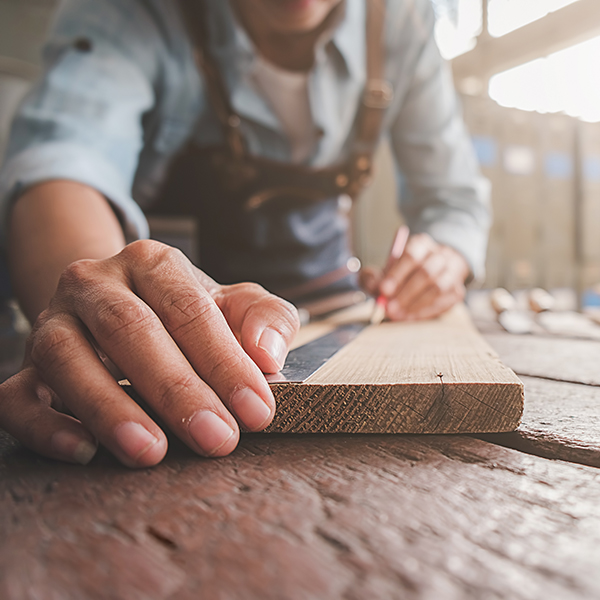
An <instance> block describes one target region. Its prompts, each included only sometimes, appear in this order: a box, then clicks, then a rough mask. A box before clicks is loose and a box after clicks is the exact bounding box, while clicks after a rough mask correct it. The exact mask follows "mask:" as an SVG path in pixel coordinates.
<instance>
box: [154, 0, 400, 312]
mask: <svg viewBox="0 0 600 600" xmlns="http://www.w3.org/2000/svg"><path fill="white" fill-rule="evenodd" d="M366 5H367V23H366V26H367V84H366V88H365V91H364V94H363V99H362V103H361V106H360V109H359V110H358V114H357V116H356V123H355V127H354V131H355V132H356V133H355V136H354V139H353V141H352V143H351V148H350V151H349V152H348V158H347V160H345V161H344V162H342V163H340V164H338V165H335V166H333V167H330V168H324V169H312V168H309V167H304V166H298V165H291V164H287V163H283V162H278V161H272V160H269V159H265V158H262V157H259V156H254V155H251V154H249V153H248V152H247V150H246V146H245V143H244V140H243V136H242V134H241V131H240V125H241V119H240V117H239V116H238V115H237V114H236V113H235V111H234V110H233V108H232V107H231V104H230V101H229V97H228V93H227V91H226V87H225V85H224V81H223V79H222V77H221V75H220V72H219V70H218V68H217V66H216V63H215V61H214V59H213V57H212V56H211V53H210V50H209V43H208V27H207V15H206V11H207V6H206V4H205V1H204V0H180V7H181V10H182V13H183V17H184V22H185V23H186V26H187V27H188V30H189V33H190V36H191V39H192V41H193V42H194V46H195V48H196V54H197V57H198V63H199V68H200V69H201V74H202V75H203V76H204V80H205V82H206V87H207V93H208V95H209V99H210V102H211V105H212V108H213V110H214V111H215V113H216V115H217V118H218V120H219V124H220V126H221V130H222V134H223V138H224V140H225V143H224V144H223V145H222V146H219V147H200V146H198V145H197V144H196V143H194V142H193V141H190V142H189V143H188V144H187V145H186V146H185V147H184V149H183V150H182V151H181V152H180V153H179V154H178V155H177V156H176V157H175V158H174V160H173V162H172V164H171V166H170V170H169V175H168V177H167V179H166V181H165V184H164V186H163V188H162V190H161V193H160V194H159V200H158V202H157V203H156V205H155V206H153V207H152V208H151V209H150V211H148V212H150V213H152V214H161V215H165V214H168V215H186V216H193V217H195V218H196V220H197V225H198V249H199V265H198V266H199V267H200V268H201V269H202V270H203V271H205V272H206V273H207V274H209V275H210V276H211V277H212V278H213V279H215V280H216V281H218V282H219V283H223V284H230V283H238V282H241V281H254V282H257V283H260V284H261V285H263V286H264V287H265V288H267V289H268V290H270V291H272V292H273V293H276V294H278V295H280V296H282V297H284V298H286V299H288V300H290V301H292V302H295V303H296V304H302V303H303V302H306V301H311V300H314V299H316V298H319V297H322V296H324V295H328V294H332V293H336V292H344V291H349V290H352V289H357V277H356V273H353V272H352V269H351V268H349V266H348V265H349V261H350V259H351V257H352V254H351V250H350V248H349V243H348V237H349V231H348V230H349V219H348V215H347V213H348V211H347V207H344V204H348V203H349V200H348V198H350V199H352V198H355V197H356V195H357V194H358V193H359V192H360V190H361V189H362V188H363V187H364V186H365V185H366V184H367V183H368V182H369V181H370V179H371V171H372V157H373V154H374V151H375V148H376V145H377V142H378V139H379V136H380V130H381V122H382V119H383V115H384V112H385V109H386V108H387V107H388V106H389V103H390V101H391V99H392V95H393V92H392V89H391V87H390V85H389V84H388V83H387V82H386V81H385V80H384V78H383V69H384V47H383V35H382V34H383V23H384V15H385V11H384V8H383V2H382V1H380V0H366ZM340 198H342V199H346V202H345V203H344V202H340ZM344 209H345V210H344Z"/></svg>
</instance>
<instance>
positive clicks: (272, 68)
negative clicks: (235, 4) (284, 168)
mask: <svg viewBox="0 0 600 600" xmlns="http://www.w3.org/2000/svg"><path fill="white" fill-rule="evenodd" d="M308 78H309V73H308V72H304V71H287V70H285V69H282V68H280V67H278V66H276V65H274V64H273V63H271V62H268V61H267V60H266V59H265V58H263V57H262V56H260V55H259V56H258V57H257V59H256V68H255V70H254V79H255V83H256V85H257V86H258V87H259V89H260V91H261V92H262V94H263V95H264V97H265V98H266V100H267V101H268V102H269V104H270V105H271V108H272V109H273V111H274V112H275V114H276V116H277V118H278V119H279V122H280V123H281V126H282V128H283V130H284V131H285V133H286V134H287V136H288V139H289V142H290V147H291V152H292V162H294V163H297V164H298V163H303V162H305V161H306V160H307V159H308V158H309V157H310V156H311V155H312V153H313V152H314V149H315V144H316V142H317V139H318V136H317V132H316V128H315V125H314V122H313V118H312V114H311V110H310V100H309V96H308Z"/></svg>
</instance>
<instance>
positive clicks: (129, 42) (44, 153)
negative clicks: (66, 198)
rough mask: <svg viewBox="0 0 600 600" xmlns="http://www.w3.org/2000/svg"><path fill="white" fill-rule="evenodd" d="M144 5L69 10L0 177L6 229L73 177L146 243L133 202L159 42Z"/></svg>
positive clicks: (74, 0)
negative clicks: (40, 187) (18, 206)
mask: <svg viewBox="0 0 600 600" xmlns="http://www.w3.org/2000/svg"><path fill="white" fill-rule="evenodd" d="M140 4H141V3H137V2H125V3H124V2H110V1H102V2H98V1H97V0H69V1H67V2H63V5H62V8H61V11H60V13H59V14H58V17H57V19H56V22H55V25H54V27H53V29H52V32H51V34H50V36H49V39H48V43H47V45H46V48H45V52H44V74H43V75H42V77H41V78H40V79H39V80H38V81H37V82H36V83H35V85H34V86H33V89H32V90H31V92H30V94H29V95H28V96H27V97H26V99H25V101H24V102H23V104H22V105H21V107H20V109H19V111H18V113H17V115H16V117H15V120H14V122H13V126H12V130H11V138H10V142H9V146H8V150H7V157H6V161H5V164H4V167H3V169H2V172H1V174H0V224H1V235H2V241H3V242H4V240H5V234H6V226H7V220H8V214H9V211H10V207H11V205H12V202H13V201H14V199H15V198H17V197H18V196H19V194H20V193H21V192H22V191H23V190H24V189H25V188H27V187H29V186H31V185H34V184H36V183H39V182H42V181H48V180H53V179H69V180H73V181H77V182H81V183H84V184H87V185H90V186H92V187H94V188H96V189H97V190H98V191H99V192H101V193H102V194H103V195H104V196H105V197H106V198H107V199H108V200H109V201H110V202H111V203H112V205H113V207H114V209H115V211H116V212H117V214H118V215H119V217H120V218H121V220H122V222H123V224H124V228H125V233H126V235H127V237H128V238H129V239H134V238H137V237H144V236H146V235H147V224H146V220H145V218H144V216H143V213H142V211H141V210H140V208H139V207H138V205H137V204H136V203H135V201H134V200H133V199H132V197H131V188H132V182H133V178H134V175H135V172H136V168H137V163H138V156H139V153H140V150H141V148H142V146H143V143H144V127H143V119H144V115H145V114H146V113H147V112H148V111H150V109H151V108H152V107H153V105H154V104H155V92H154V86H153V79H154V77H155V75H156V68H157V67H156V63H157V60H156V58H155V56H154V52H156V50H155V49H154V48H156V46H157V44H156V42H155V40H153V39H152V37H153V35H154V34H153V31H154V25H153V24H152V22H151V21H150V20H149V18H148V15H146V14H144V11H143V10H141V9H140V8H139V7H140Z"/></svg>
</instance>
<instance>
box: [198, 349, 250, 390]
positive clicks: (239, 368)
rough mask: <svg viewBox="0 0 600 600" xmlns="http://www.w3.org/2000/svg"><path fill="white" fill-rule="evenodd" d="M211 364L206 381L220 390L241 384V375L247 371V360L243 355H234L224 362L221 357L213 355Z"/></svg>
mask: <svg viewBox="0 0 600 600" xmlns="http://www.w3.org/2000/svg"><path fill="white" fill-rule="evenodd" d="M211 358H212V360H210V361H209V362H210V363H211V364H210V367H209V368H208V369H207V371H206V377H204V379H205V380H206V382H207V383H208V384H209V385H210V386H211V387H215V388H219V389H225V388H228V387H235V384H239V382H240V374H241V373H243V372H244V371H245V370H246V364H245V359H244V358H243V356H242V355H241V354H237V353H233V354H230V355H228V356H227V360H223V356H221V355H216V354H215V355H213V356H212V357H211Z"/></svg>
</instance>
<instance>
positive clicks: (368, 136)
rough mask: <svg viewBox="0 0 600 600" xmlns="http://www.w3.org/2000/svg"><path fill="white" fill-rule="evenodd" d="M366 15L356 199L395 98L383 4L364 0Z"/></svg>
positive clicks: (353, 157)
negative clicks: (387, 72) (388, 67)
mask: <svg viewBox="0 0 600 600" xmlns="http://www.w3.org/2000/svg"><path fill="white" fill-rule="evenodd" d="M366 11H367V35H366V44H367V82H366V85H365V90H364V92H363V98H362V106H361V110H360V112H359V116H358V132H357V134H356V137H355V139H354V142H353V145H352V152H351V161H352V163H351V172H350V174H349V179H350V186H351V187H352V189H349V190H348V193H349V194H350V195H351V196H356V195H357V193H358V192H359V191H360V190H361V189H362V187H364V186H365V185H366V184H368V183H369V181H370V179H371V173H372V168H373V155H374V154H375V150H376V147H377V143H378V141H379V136H380V133H381V126H382V122H383V118H384V116H385V111H386V110H387V108H388V107H389V105H390V103H391V101H392V99H393V96H394V91H393V88H392V86H391V84H390V83H389V82H388V81H387V80H386V79H385V36H384V33H385V31H384V29H385V0H366Z"/></svg>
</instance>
